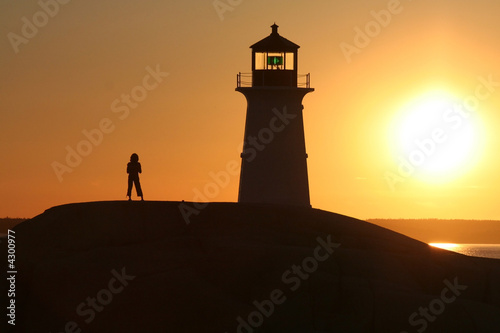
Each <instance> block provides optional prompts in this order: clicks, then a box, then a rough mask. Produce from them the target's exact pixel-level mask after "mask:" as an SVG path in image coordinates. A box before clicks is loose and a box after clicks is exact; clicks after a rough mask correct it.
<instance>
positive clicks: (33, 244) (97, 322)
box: [14, 201, 500, 333]
mask: <svg viewBox="0 0 500 333" xmlns="http://www.w3.org/2000/svg"><path fill="white" fill-rule="evenodd" d="M181 205H183V207H190V208H192V209H195V207H199V205H200V204H192V203H180V202H148V201H146V202H140V201H139V202H126V201H121V202H93V203H81V204H69V205H63V206H58V207H54V208H51V209H48V210H47V211H46V212H45V213H43V214H41V215H39V216H37V217H35V218H33V219H30V220H28V221H25V222H23V223H21V224H19V225H17V226H16V227H14V231H15V233H16V237H17V243H16V244H17V249H18V250H17V251H18V252H17V265H18V270H19V271H21V272H23V274H20V275H18V280H17V286H16V287H17V290H18V291H19V292H18V294H17V302H18V303H17V304H18V308H17V313H18V318H17V322H16V323H17V329H19V330H20V332H35V331H36V332H40V331H44V332H61V331H63V329H64V327H73V328H76V327H78V328H80V329H82V331H89V332H161V331H164V330H165V329H168V331H171V332H384V333H386V332H400V331H401V330H403V329H407V330H408V329H409V330H415V328H422V327H424V326H425V327H426V332H439V333H442V332H492V333H493V332H495V333H496V332H498V330H497V328H498V327H500V265H499V262H500V261H499V260H494V259H484V258H474V257H467V256H464V255H460V254H457V253H453V252H449V251H445V250H441V249H436V248H432V247H430V246H428V245H427V244H425V243H422V242H419V241H416V240H414V239H411V238H409V237H407V236H404V235H401V234H398V233H395V232H393V231H389V230H387V229H384V228H381V227H378V226H376V225H373V224H370V223H368V222H364V221H361V220H356V219H353V218H350V217H347V216H342V215H338V214H334V213H330V212H326V211H322V210H318V209H311V208H306V207H290V206H280V205H252V204H236V203H211V204H208V205H206V206H204V208H203V210H201V211H199V214H195V215H192V216H191V218H190V220H189V223H186V220H185V216H183V214H182V213H181V211H180V209H179V207H181ZM443 295H445V296H446V297H447V298H445V300H446V302H444V301H440V303H439V304H441V306H445V307H446V311H444V310H443V311H441V310H439V308H438V310H439V311H438V310H435V308H432V306H436V300H439V299H441V298H442V297H445V296H443ZM92 299H93V302H94V303H92V302H91V301H92ZM429 304H430V305H429ZM432 304H434V305H432ZM429 306H431V309H434V310H432V311H434V312H433V313H439V317H438V319H437V320H436V318H437V316H431V318H433V319H434V321H433V322H430V321H429V320H427V319H425V317H423V316H422V315H420V314H417V312H418V311H419V308H420V307H423V308H428V307H429ZM193 314H196V320H193ZM413 314H414V315H413ZM412 316H413V317H412ZM409 318H413V320H410V319H409ZM66 325H68V326H66ZM238 328H239V330H238Z"/></svg>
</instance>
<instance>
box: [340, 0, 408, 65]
mask: <svg viewBox="0 0 500 333" xmlns="http://www.w3.org/2000/svg"><path fill="white" fill-rule="evenodd" d="M408 1H412V0H408ZM403 9H404V7H403V5H402V4H401V1H400V0H389V1H388V2H387V7H386V9H381V10H379V11H375V10H372V11H370V15H371V16H372V17H373V20H370V21H368V22H367V23H366V24H365V26H364V27H363V28H361V27H359V26H355V27H354V32H355V35H354V39H353V42H352V44H349V43H346V42H342V43H340V45H339V46H340V50H341V51H342V54H343V55H344V57H345V59H346V61H347V63H348V64H350V63H351V62H352V56H353V55H354V54H360V53H361V51H362V50H363V49H364V48H366V47H368V45H370V43H371V42H372V40H373V39H374V38H376V37H377V36H378V35H380V33H381V32H382V30H383V28H387V27H388V26H389V24H390V23H391V22H392V19H393V17H394V16H395V15H399V14H401V13H402V12H403Z"/></svg>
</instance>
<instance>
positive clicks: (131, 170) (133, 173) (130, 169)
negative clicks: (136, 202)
mask: <svg viewBox="0 0 500 333" xmlns="http://www.w3.org/2000/svg"><path fill="white" fill-rule="evenodd" d="M127 173H128V190H127V196H128V201H131V200H132V198H131V196H132V184H135V189H136V191H137V196H139V197H141V200H142V201H144V197H143V196H142V189H141V183H140V182H139V174H140V173H142V169H141V163H139V156H138V155H137V154H136V153H134V154H132V156H130V162H129V163H128V164H127Z"/></svg>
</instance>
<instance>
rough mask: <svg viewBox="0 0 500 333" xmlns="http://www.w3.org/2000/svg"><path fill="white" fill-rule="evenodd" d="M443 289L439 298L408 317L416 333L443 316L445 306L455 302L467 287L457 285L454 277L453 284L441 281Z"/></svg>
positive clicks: (456, 279) (421, 332) (419, 332)
mask: <svg viewBox="0 0 500 333" xmlns="http://www.w3.org/2000/svg"><path fill="white" fill-rule="evenodd" d="M443 283H444V284H445V286H446V287H445V288H444V289H443V290H442V291H441V294H440V297H439V298H435V299H433V300H432V301H430V303H429V305H428V306H427V307H420V308H419V309H418V311H415V312H413V313H412V314H411V315H410V316H409V317H408V322H409V324H410V325H411V326H412V327H414V328H415V329H416V330H417V332H418V333H423V332H424V331H425V330H426V329H427V327H428V326H429V323H433V322H435V321H436V319H437V318H438V316H440V315H441V314H443V312H444V311H445V310H446V306H447V305H449V304H451V303H453V302H455V301H456V300H457V297H459V296H460V295H461V294H462V292H463V291H464V290H466V289H467V288H468V287H467V286H466V285H461V284H458V277H455V279H454V280H453V283H451V282H450V281H448V280H447V279H445V280H444V281H443ZM401 333H409V332H408V331H401Z"/></svg>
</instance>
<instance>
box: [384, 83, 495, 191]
mask: <svg viewBox="0 0 500 333" xmlns="http://www.w3.org/2000/svg"><path fill="white" fill-rule="evenodd" d="M477 79H478V81H479V83H478V85H477V86H476V89H475V92H474V95H470V96H467V97H466V98H464V99H463V101H461V103H456V104H455V105H453V106H452V107H451V106H450V107H448V108H447V109H445V110H443V114H442V119H441V120H442V125H443V126H439V127H435V128H433V130H432V131H431V132H430V133H431V134H430V136H428V137H426V138H423V139H416V140H415V141H414V145H415V148H414V149H413V150H412V151H411V152H410V153H409V154H408V155H407V156H404V157H401V156H400V157H399V159H398V160H399V163H398V171H397V172H391V171H387V172H385V174H384V179H385V181H386V183H387V185H388V186H389V188H390V189H391V191H393V192H394V191H396V185H397V184H398V183H404V182H405V181H406V179H408V178H409V177H412V176H413V175H414V174H415V173H416V171H417V169H418V168H419V167H420V168H421V167H423V166H424V165H425V163H426V162H428V161H429V160H430V159H431V158H432V157H433V156H435V154H436V153H437V152H439V151H440V148H444V147H443V146H442V145H443V144H444V143H446V142H448V141H449V139H450V137H451V136H452V134H456V132H458V131H459V130H460V129H461V128H462V127H463V126H464V124H465V121H466V120H467V118H469V117H470V116H471V115H472V114H473V113H474V112H475V111H477V110H478V108H479V105H480V103H481V102H484V101H485V100H487V99H488V98H490V97H491V96H492V95H493V94H494V93H495V91H496V90H497V87H499V86H500V82H495V81H494V80H493V75H491V74H490V75H489V76H488V77H487V78H484V77H482V76H479V77H478V78H477Z"/></svg>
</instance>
